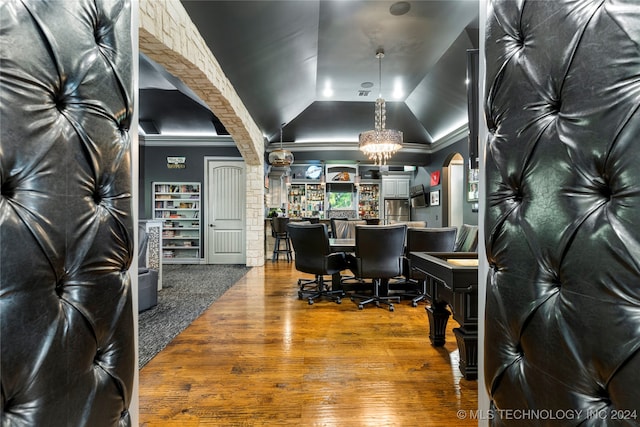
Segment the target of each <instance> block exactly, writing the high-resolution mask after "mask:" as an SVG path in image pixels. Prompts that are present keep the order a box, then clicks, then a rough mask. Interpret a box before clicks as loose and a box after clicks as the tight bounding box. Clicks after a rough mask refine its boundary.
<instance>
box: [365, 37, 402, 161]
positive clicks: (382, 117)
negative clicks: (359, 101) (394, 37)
mask: <svg viewBox="0 0 640 427" xmlns="http://www.w3.org/2000/svg"><path fill="white" fill-rule="evenodd" d="M376 58H378V76H379V80H380V95H379V96H378V99H376V114H375V127H374V129H373V130H368V131H366V132H362V133H361V134H360V136H359V138H358V139H359V142H360V144H359V145H360V151H362V152H363V153H364V154H365V155H366V156H367V157H368V158H369V160H373V161H374V163H375V164H376V165H386V164H387V160H389V159H390V158H391V156H393V155H394V154H395V153H396V152H397V151H398V150H399V149H401V148H402V132H400V131H399V130H394V129H385V122H386V120H387V116H386V115H387V112H386V109H385V102H384V98H383V97H382V58H384V49H382V48H378V50H377V51H376Z"/></svg>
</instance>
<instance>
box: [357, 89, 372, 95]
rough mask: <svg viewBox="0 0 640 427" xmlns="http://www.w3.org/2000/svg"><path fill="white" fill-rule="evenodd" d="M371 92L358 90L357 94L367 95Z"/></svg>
mask: <svg viewBox="0 0 640 427" xmlns="http://www.w3.org/2000/svg"><path fill="white" fill-rule="evenodd" d="M370 93H371V91H370V90H362V89H360V90H358V96H369V94H370Z"/></svg>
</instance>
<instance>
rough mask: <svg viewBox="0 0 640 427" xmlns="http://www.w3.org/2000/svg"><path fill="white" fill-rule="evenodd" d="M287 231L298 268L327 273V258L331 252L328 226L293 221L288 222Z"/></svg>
mask: <svg viewBox="0 0 640 427" xmlns="http://www.w3.org/2000/svg"><path fill="white" fill-rule="evenodd" d="M287 231H288V233H289V238H290V239H291V243H292V244H293V250H294V252H295V264H296V269H297V270H299V271H302V272H304V273H311V274H325V273H324V269H325V266H326V261H325V258H326V257H327V256H328V255H330V254H331V247H330V246H329V231H328V230H327V226H326V225H325V224H320V223H318V224H312V223H310V222H307V221H302V222H297V221H293V222H290V223H289V224H287Z"/></svg>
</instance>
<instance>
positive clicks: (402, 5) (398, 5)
mask: <svg viewBox="0 0 640 427" xmlns="http://www.w3.org/2000/svg"><path fill="white" fill-rule="evenodd" d="M410 9H411V4H409V2H408V1H398V2H395V3H394V4H392V5H391V7H390V8H389V13H391V14H392V15H393V16H400V15H404V14H405V13H407V12H409V10H410Z"/></svg>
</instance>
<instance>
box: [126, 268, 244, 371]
mask: <svg viewBox="0 0 640 427" xmlns="http://www.w3.org/2000/svg"><path fill="white" fill-rule="evenodd" d="M250 269H251V268H250V267H246V266H244V265H179V264H178V265H163V266H162V290H161V291H160V292H158V305H157V306H155V307H153V308H150V309H149V310H146V311H143V312H142V313H140V314H139V318H138V331H139V338H138V348H139V362H138V365H139V368H142V367H143V366H144V365H146V364H147V363H148V362H149V361H150V360H151V359H153V357H154V356H155V355H156V354H158V353H159V352H160V351H161V350H162V349H163V348H165V347H166V346H167V344H169V343H170V342H171V340H173V339H174V338H175V337H176V336H177V335H178V334H179V333H180V332H182V331H183V330H185V329H186V327H187V326H189V325H190V324H191V322H193V321H194V320H195V319H196V318H198V317H199V316H200V315H201V314H202V313H203V312H204V311H205V310H206V309H207V308H208V307H209V306H210V305H211V304H212V303H213V302H214V301H215V300H216V299H218V298H219V297H220V296H221V295H222V294H224V293H225V292H226V291H227V289H229V288H230V287H231V286H233V284H234V283H236V282H237V281H238V280H239V279H240V278H241V277H242V276H244V275H245V274H246V273H247V272H248V271H249V270H250Z"/></svg>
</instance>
